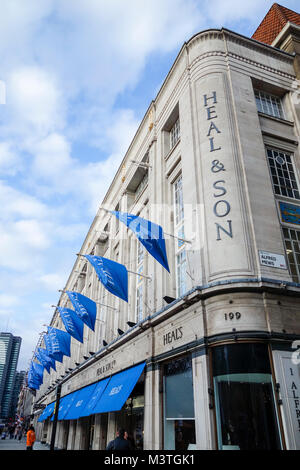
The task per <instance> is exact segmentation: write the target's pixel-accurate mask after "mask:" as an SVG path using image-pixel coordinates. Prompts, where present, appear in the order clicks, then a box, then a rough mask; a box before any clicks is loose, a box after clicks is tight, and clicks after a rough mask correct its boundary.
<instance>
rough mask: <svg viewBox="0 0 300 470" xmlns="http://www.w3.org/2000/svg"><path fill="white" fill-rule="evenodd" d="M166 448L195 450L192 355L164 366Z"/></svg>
mask: <svg viewBox="0 0 300 470" xmlns="http://www.w3.org/2000/svg"><path fill="white" fill-rule="evenodd" d="M163 398H164V449H165V450H191V449H194V448H195V446H196V436H195V411H194V392H193V372H192V358H191V356H188V357H184V358H180V359H176V360H173V361H171V362H168V363H167V364H165V365H164V367H163Z"/></svg>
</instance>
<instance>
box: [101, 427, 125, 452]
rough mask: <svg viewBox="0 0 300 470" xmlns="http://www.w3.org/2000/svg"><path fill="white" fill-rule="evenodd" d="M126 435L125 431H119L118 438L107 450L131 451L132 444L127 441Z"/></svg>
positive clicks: (111, 442)
mask: <svg viewBox="0 0 300 470" xmlns="http://www.w3.org/2000/svg"><path fill="white" fill-rule="evenodd" d="M125 434H127V433H126V431H125V429H123V428H121V429H119V430H118V432H117V437H116V438H115V439H114V440H113V441H110V443H109V444H108V446H107V447H106V450H131V444H130V442H129V441H128V440H127V439H125Z"/></svg>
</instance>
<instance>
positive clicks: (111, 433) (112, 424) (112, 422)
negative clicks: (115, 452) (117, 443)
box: [107, 413, 116, 443]
mask: <svg viewBox="0 0 300 470" xmlns="http://www.w3.org/2000/svg"><path fill="white" fill-rule="evenodd" d="M115 437H116V415H115V413H108V423H107V443H109V442H110V441H112V440H113V439H115Z"/></svg>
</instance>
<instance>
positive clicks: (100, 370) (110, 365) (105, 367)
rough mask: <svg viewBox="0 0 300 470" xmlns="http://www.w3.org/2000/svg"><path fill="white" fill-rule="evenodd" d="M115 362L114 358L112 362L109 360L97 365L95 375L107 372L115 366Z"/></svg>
mask: <svg viewBox="0 0 300 470" xmlns="http://www.w3.org/2000/svg"><path fill="white" fill-rule="evenodd" d="M116 363H117V361H116V360H114V361H112V362H109V363H108V364H105V365H103V366H102V367H99V368H98V369H97V375H102V374H105V372H109V371H110V370H112V369H113V368H114V367H115V365H116Z"/></svg>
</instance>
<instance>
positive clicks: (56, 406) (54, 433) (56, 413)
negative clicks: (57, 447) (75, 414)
mask: <svg viewBox="0 0 300 470" xmlns="http://www.w3.org/2000/svg"><path fill="white" fill-rule="evenodd" d="M60 394H61V383H60V384H58V386H57V389H56V402H55V408H54V419H53V426H52V434H51V443H50V450H54V444H55V436H56V428H57V421H58V410H59V402H60Z"/></svg>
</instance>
